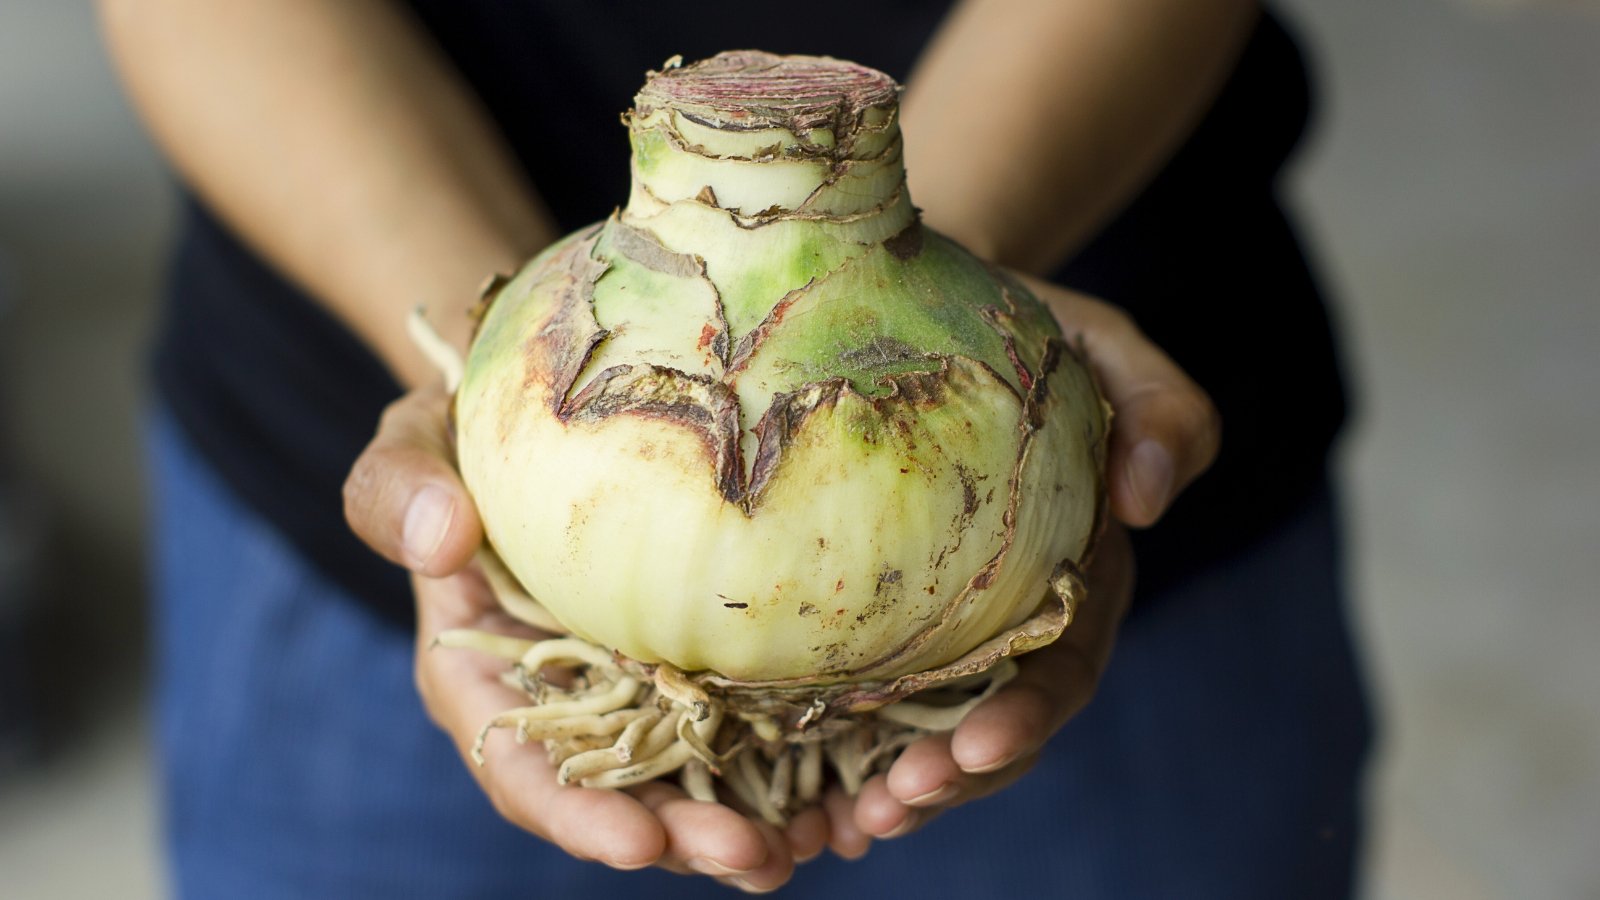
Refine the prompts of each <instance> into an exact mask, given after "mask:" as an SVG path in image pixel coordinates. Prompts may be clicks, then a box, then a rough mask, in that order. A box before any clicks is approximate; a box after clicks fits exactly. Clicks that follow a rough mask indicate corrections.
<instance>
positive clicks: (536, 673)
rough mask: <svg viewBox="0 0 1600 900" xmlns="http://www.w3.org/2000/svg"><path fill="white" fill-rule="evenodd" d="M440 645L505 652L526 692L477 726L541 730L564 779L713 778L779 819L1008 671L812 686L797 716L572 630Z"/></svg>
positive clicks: (479, 635) (450, 634) (596, 783)
mask: <svg viewBox="0 0 1600 900" xmlns="http://www.w3.org/2000/svg"><path fill="white" fill-rule="evenodd" d="M438 643H439V644H440V645H441V646H444V647H455V648H464V649H470V650H474V651H477V652H481V653H486V654H489V655H492V656H496V657H499V658H501V659H504V660H506V661H507V662H508V663H509V664H510V665H509V666H508V669H507V671H506V672H505V674H504V675H503V676H502V678H503V680H504V681H505V683H506V684H508V685H509V686H511V687H513V688H515V689H517V690H519V691H522V692H523V693H525V694H526V695H527V696H528V698H529V701H530V703H529V705H527V706H522V707H518V708H516V709H511V710H507V711H506V712H503V713H501V714H500V715H498V716H496V717H494V719H493V720H491V721H490V722H489V723H488V724H486V725H485V726H484V727H483V730H482V731H481V732H480V733H479V735H478V740H477V742H476V744H475V745H474V747H473V751H472V755H473V759H474V761H476V762H477V763H478V764H479V765H483V764H484V763H485V759H484V755H483V744H484V740H485V739H486V738H487V737H488V734H489V732H490V731H492V730H494V729H496V728H510V729H515V733H516V739H517V743H519V744H525V743H527V742H528V741H530V740H538V741H542V742H543V743H544V747H545V751H546V752H547V753H548V754H549V757H550V761H551V763H552V764H553V765H555V766H557V767H558V769H557V778H558V779H559V780H560V782H561V783H562V784H574V783H575V784H581V785H583V786H584V787H594V788H622V787H627V786H629V785H635V784H640V783H642V782H645V781H649V780H651V779H653V778H660V777H663V776H668V775H671V774H673V773H677V775H678V778H679V780H680V781H681V783H682V785H683V789H684V791H685V792H687V793H688V794H689V795H690V796H691V797H694V798H695V799H697V800H705V801H717V800H718V799H719V797H718V792H717V785H716V782H717V781H718V780H720V781H721V783H722V784H723V785H724V786H725V787H726V794H727V795H729V796H726V797H724V798H722V799H725V800H731V801H733V802H734V803H735V805H738V806H742V807H744V808H745V809H746V811H748V812H750V813H753V814H756V815H759V816H760V817H761V818H763V819H765V820H767V821H768V822H772V823H774V824H782V823H783V822H785V821H786V820H787V818H788V815H789V814H790V813H793V812H797V811H799V810H801V809H804V808H805V807H807V806H811V805H813V804H815V803H816V802H817V801H818V800H819V799H820V797H821V795H822V791H823V789H824V787H825V786H826V784H827V783H828V780H829V778H830V777H831V778H833V779H836V780H837V782H838V783H839V784H840V785H841V786H842V787H843V788H844V790H845V791H847V792H849V793H850V794H852V795H853V794H855V793H856V791H858V790H859V789H860V787H861V784H862V782H863V781H864V780H866V779H867V778H868V777H869V776H871V775H872V774H873V773H874V772H878V771H882V770H885V769H887V768H888V766H889V764H890V763H892V762H893V761H894V758H895V757H896V756H897V755H898V754H899V752H900V750H902V749H903V748H905V747H906V746H907V745H909V744H910V743H912V742H913V741H915V740H916V739H917V738H919V737H921V736H923V735H926V734H929V733H932V732H936V731H946V730H949V729H952V728H954V727H955V726H956V725H957V724H959V723H960V721H961V719H962V718H963V717H964V716H965V715H966V714H967V712H968V711H970V710H971V709H972V708H973V707H974V706H976V705H977V704H978V703H980V702H982V701H983V700H984V699H985V698H987V697H988V696H989V695H990V694H992V693H993V692H994V691H995V690H998V689H999V687H1000V686H1001V685H1003V684H1004V683H1005V682H1006V681H1008V680H1010V679H1011V678H1012V677H1013V676H1014V675H1015V674H1016V663H1015V662H1014V661H1012V660H1010V659H1004V660H1001V661H1000V662H999V664H997V665H995V666H994V667H992V668H990V669H988V670H987V671H984V672H982V673H979V674H977V675H974V676H971V677H969V678H965V679H961V680H960V681H959V682H952V683H949V684H946V685H942V686H940V687H939V688H938V689H937V690H934V691H928V692H925V693H924V694H918V695H916V696H915V698H914V699H911V700H902V701H900V702H898V703H892V704H889V705H886V706H881V707H878V708H876V709H873V710H870V711H855V710H841V711H832V710H829V709H828V705H827V702H826V700H825V699H823V698H822V697H817V698H816V699H814V700H813V702H812V704H811V706H810V707H809V708H807V709H806V711H805V713H804V714H803V715H801V716H800V717H799V718H798V719H797V720H794V721H783V720H781V719H780V718H779V717H778V716H776V715H774V714H773V713H772V712H771V711H770V710H771V704H770V702H765V701H767V700H768V699H769V698H765V697H759V696H741V695H740V693H739V692H737V691H733V690H727V689H722V688H717V687H714V686H712V687H708V686H707V685H705V684H702V683H701V682H699V681H696V680H695V679H694V678H692V677H690V676H688V675H686V674H685V673H684V672H682V671H680V670H678V669H676V668H674V667H672V666H670V665H666V664H657V665H645V664H642V663H638V662H635V661H632V660H627V659H624V658H622V657H620V656H617V655H614V654H612V653H611V652H609V651H607V650H604V649H602V648H600V647H597V646H595V645H593V644H591V643H589V642H587V641H584V640H581V639H579V638H574V637H560V638H552V639H548V640H540V641H533V640H523V639H518V638H511V637H506V636H503V635H497V634H490V633H487V632H481V631H467V630H457V631H447V632H444V633H442V634H440V635H439V637H438Z"/></svg>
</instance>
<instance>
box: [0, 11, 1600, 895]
mask: <svg viewBox="0 0 1600 900" xmlns="http://www.w3.org/2000/svg"><path fill="white" fill-rule="evenodd" d="M1279 7H1280V8H1282V9H1284V11H1285V12H1286V13H1287V14H1288V15H1289V16H1290V17H1291V18H1292V21H1293V23H1296V24H1298V26H1299V31H1300V32H1301V37H1302V39H1303V41H1304V43H1305V44H1306V47H1307V49H1308V51H1309V53H1310V55H1311V57H1312V61H1313V65H1314V68H1315V69H1316V70H1317V72H1318V75H1319V80H1320V84H1321V95H1322V104H1321V111H1320V120H1319V122H1318V126H1317V128H1316V131H1315V133H1314V135H1313V137H1312V139H1311V140H1310V142H1309V143H1308V145H1307V146H1306V148H1305V150H1304V152H1303V153H1302V155H1301V157H1300V158H1299V160H1298V161H1297V162H1296V163H1295V164H1294V167H1293V169H1292V171H1291V173H1290V179H1289V184H1288V185H1287V187H1288V193H1289V197H1290V199H1291V201H1292V203H1293V206H1294V207H1295V209H1296V210H1297V212H1298V213H1299V214H1300V216H1301V220H1302V223H1303V225H1304V226H1305V229H1306V232H1307V235H1308V237H1309V238H1310V240H1311V242H1312V243H1313V245H1314V249H1315V252H1316V255H1317V257H1318V261H1319V262H1320V264H1321V269H1322V271H1323V273H1324V274H1325V276H1326V278H1327V282H1328V287H1329V289H1330V292H1331V293H1332V294H1333V295H1334V300H1335V303H1336V309H1335V313H1336V315H1337V318H1338V320H1339V324H1340V326H1341V331H1342V333H1343V336H1344V338H1345V341H1346V344H1347V358H1348V360H1349V362H1350V363H1351V370H1352V373H1353V375H1354V378H1355V380H1356V382H1357V386H1358V389H1359V392H1360V401H1359V403H1360V409H1361V415H1360V417H1359V418H1358V420H1357V421H1356V422H1355V423H1354V425H1353V427H1352V428H1351V429H1350V430H1349V431H1348V432H1347V435H1346V437H1345V440H1344V444H1343V447H1342V451H1341V454H1340V469H1341V472H1342V474H1343V475H1344V476H1345V484H1346V494H1347V500H1348V503H1347V506H1348V509H1349V511H1350V525H1351V537H1352V543H1353V554H1352V567H1353V571H1352V575H1353V576H1354V579H1353V583H1354V585H1355V588H1356V617H1357V626H1358V631H1359V633H1360V636H1361V637H1362V639H1363V643H1364V646H1365V650H1366V656H1367V660H1368V663H1369V667H1370V669H1371V673H1372V677H1373V679H1374V681H1375V684H1376V687H1377V690H1378V700H1379V703H1380V704H1381V708H1382V714H1383V716H1384V720H1385V730H1384V733H1383V738H1382V744H1381V748H1380V756H1379V760H1378V766H1377V768H1376V770H1375V772H1374V776H1373V780H1372V783H1371V785H1370V792H1369V793H1370V803H1369V805H1370V808H1371V810H1372V813H1373V829H1372V832H1371V836H1370V841H1369V853H1368V867H1367V868H1368V871H1367V874H1366V877H1365V885H1366V896H1367V897H1369V898H1372V900H1409V898H1434V897H1449V898H1461V900H1477V898H1501V897H1507V898H1534V897H1549V898H1600V854H1596V853H1595V848H1596V846H1597V840H1600V649H1597V648H1596V644H1597V642H1600V587H1597V585H1600V475H1597V474H1596V472H1595V469H1594V466H1595V464H1596V462H1597V461H1600V454H1597V453H1596V451H1595V449H1594V448H1595V447H1596V446H1597V445H1600V349H1597V348H1600V93H1597V89H1600V5H1595V4H1593V3H1589V4H1587V5H1586V4H1584V3H1582V2H1577V0H1574V2H1550V0H1344V2H1340V3H1315V2H1312V0H1291V2H1285V3H1280V4H1279ZM171 207H172V196H171V191H170V186H169V183H168V181H167V176H166V174H165V172H164V170H163V168H162V165H161V162H160V160H159V158H158V157H157V156H156V154H155V152H154V151H153V149H152V148H151V147H150V145H149V143H148V142H147V141H146V139H145V138H144V137H143V135H142V133H141V132H140V130H139V127H138V125H137V123H136V122H135V120H134V118H133V116H132V114H131V113H130V112H129V110H128V108H127V105H126V104H125V102H124V101H123V99H122V97H121V94H120V92H119V91H118V89H117V86H116V84H115V82H114V81H113V78H112V75H111V73H110V70H109V67H108V65H107V63H106V61H105V60H104V58H103V55H102V53H101V50H100V47H99V43H98V40H97V37H96V33H95V29H94V23H93V16H92V8H91V6H90V5H89V4H86V3H76V2H73V3H63V2H59V0H5V2H4V3H3V4H0V878H3V882H0V883H3V884H4V885H5V892H6V895H7V896H14V897H20V898H57V897H62V898H75V897H87V896H103V895H111V896H117V897H121V898H128V900H137V898H143V897H158V896H162V894H163V885H162V881H161V868H160V862H159V857H158V851H157V822H156V816H155V810H154V790H153V787H152V784H151V780H150V772H149V764H150V760H149V751H148V748H147V746H146V738H147V728H146V724H145V716H144V712H145V710H144V707H143V704H144V700H143V696H144V687H145V681H146V679H145V675H144V670H143V665H144V662H143V660H144V654H143V652H142V649H141V645H142V642H143V641H144V639H145V629H144V624H143V619H144V602H145V601H144V591H143V577H144V573H143V567H142V563H141V559H140V555H141V552H142V547H141V541H142V533H143V527H144V526H143V523H144V518H145V502H144V496H143V491H142V486H141V445H140V440H139V431H138V425H139V418H140V412H141V410H142V408H143V403H144V402H145V399H146V386H145V371H144V356H143V355H144V352H145V350H144V342H145V338H146V335H147V334H148V333H149V331H150V328H151V320H152V316H153V315H154V311H155V306H156V298H157V296H158V291H159V286H160V277H161V258H162V252H163V249H164V246H165V243H166V240H167V237H168V226H169V222H170V221H171V218H172V208H171ZM89 860H92V864H87V863H88V861H89Z"/></svg>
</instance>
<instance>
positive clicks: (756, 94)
mask: <svg viewBox="0 0 1600 900" xmlns="http://www.w3.org/2000/svg"><path fill="white" fill-rule="evenodd" d="M675 62H676V61H669V63H668V66H667V67H666V68H665V69H664V70H663V71H661V72H653V73H651V75H650V77H649V80H648V81H647V82H646V84H645V86H644V88H643V89H642V90H641V91H640V92H639V94H638V95H637V96H636V97H635V98H634V109H633V111H632V112H631V113H629V114H628V115H627V116H625V117H624V119H625V121H626V122H627V125H628V129H629V138H630V140H631V142H632V144H633V190H632V193H631V194H630V197H629V202H628V213H631V214H635V215H649V214H651V213H653V212H655V211H658V210H659V209H661V208H662V207H664V206H670V205H672V204H675V203H682V202H685V201H692V202H696V203H700V204H703V205H707V206H712V207H715V208H717V209H721V210H724V211H726V212H728V213H730V214H731V215H733V216H734V217H736V218H738V219H740V220H744V222H745V223H746V224H748V223H751V222H760V221H762V220H771V219H776V218H789V217H800V218H807V219H813V218H814V219H824V220H833V221H841V220H844V221H848V220H858V219H863V218H867V217H871V216H875V215H878V214H881V213H883V212H886V211H889V210H891V209H896V208H900V207H904V209H906V210H908V209H909V204H910V199H909V197H907V196H906V195H905V167H904V164H903V162H902V158H901V152H900V151H901V141H900V125H899V121H898V112H899V99H900V98H899V93H900V89H899V86H898V85H896V84H895V83H894V81H893V79H891V78H889V76H887V75H884V74H883V73H881V72H877V71H875V70H873V69H868V68H866V67H864V66H858V65H855V64H853V63H847V62H842V61H840V60H835V59H829V58H826V57H808V56H775V55H773V54H770V53H761V52H757V51H736V52H731V53H722V54H719V55H717V56H715V57H712V58H711V59H708V60H704V61H702V62H699V63H695V64H694V65H691V66H686V67H679V66H677V65H676V64H675ZM902 212H903V211H902Z"/></svg>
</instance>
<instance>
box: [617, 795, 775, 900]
mask: <svg viewBox="0 0 1600 900" xmlns="http://www.w3.org/2000/svg"><path fill="white" fill-rule="evenodd" d="M634 794H635V795H636V796H637V797H638V798H639V801H640V802H641V803H643V804H644V807H645V808H646V809H648V810H650V811H651V812H653V813H655V815H656V818H657V819H659V820H660V821H661V825H662V828H664V829H665V831H666V836H667V846H666V851H665V853H664V854H663V855H662V859H661V863H662V864H663V865H665V866H667V867H668V868H673V869H678V868H680V867H681V868H682V869H683V870H686V871H694V872H699V873H701V874H703V875H710V876H712V877H717V878H721V877H732V878H750V877H759V876H760V875H762V874H765V872H764V869H765V867H766V865H767V862H768V857H769V856H770V855H771V853H770V848H769V846H768V843H767V837H766V835H765V834H763V833H762V831H761V829H760V828H758V827H757V826H756V824H755V823H754V822H752V821H751V820H750V819H748V818H746V817H745V816H743V815H740V814H739V813H738V812H736V811H734V810H732V809H729V808H728V807H726V806H723V805H722V804H720V803H703V802H701V801H698V800H694V799H692V798H690V797H689V796H687V795H686V794H684V793H683V791H681V790H678V789H677V788H675V787H673V786H672V785H669V784H666V783H664V782H659V781H657V782H651V783H649V784H645V785H642V786H640V787H639V788H638V789H637V790H635V791H634ZM782 855H785V856H787V855H788V852H787V847H785V849H784V853H783V854H782ZM791 867H792V863H791ZM786 877H787V876H786ZM773 886H774V887H775V886H776V885H773Z"/></svg>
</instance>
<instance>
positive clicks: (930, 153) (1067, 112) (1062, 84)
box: [902, 0, 1259, 273]
mask: <svg viewBox="0 0 1600 900" xmlns="http://www.w3.org/2000/svg"><path fill="white" fill-rule="evenodd" d="M1258 14H1259V13H1258V9H1257V4H1256V3H1255V2H1254V0H1215V2H1202V3H1197V2H1194V0H966V2H965V3H963V4H962V5H961V6H960V7H959V8H958V9H957V10H956V11H955V13H954V14H952V16H951V18H950V19H949V20H948V21H947V22H946V23H945V25H944V27H943V28H942V29H941V30H940V32H939V35H938V37H937V38H936V39H935V40H934V42H933V44H932V45H931V46H930V47H929V48H928V50H927V51H926V52H925V53H924V55H923V57H922V60H921V61H920V62H919V64H918V66H917V69H916V71H915V72H914V73H913V74H912V77H911V87H910V90H909V92H908V95H907V98H906V105H905V115H904V120H903V122H902V127H903V128H904V130H905V134H906V147H907V152H906V161H907V170H908V176H909V178H910V181H911V191H912V196H913V197H915V198H916V201H917V205H919V206H921V207H922V208H923V209H924V211H925V213H926V217H927V220H928V222H929V224H930V225H932V226H933V227H935V228H937V229H939V230H941V231H943V232H945V233H947V234H950V235H952V236H953V237H955V238H956V239H957V240H959V241H961V242H962V243H963V244H966V245H967V246H968V247H970V248H971V249H972V250H973V251H974V252H977V253H978V254H979V255H981V256H984V257H986V258H988V259H992V260H994V261H996V262H1000V263H1003V264H1005V265H1008V266H1013V267H1015V268H1019V269H1023V270H1025V271H1030V272H1034V273H1042V272H1045V271H1048V270H1049V269H1051V268H1053V267H1055V266H1056V265H1058V264H1059V263H1060V262H1062V261H1063V260H1064V259H1065V258H1066V257H1067V256H1068V255H1069V254H1070V253H1071V252H1072V251H1073V250H1075V249H1076V248H1077V247H1078V246H1080V245H1081V244H1082V243H1083V242H1084V241H1085V240H1087V239H1088V238H1089V237H1091V236H1093V234H1094V233H1095V232H1096V231H1097V230H1098V229H1099V228H1100V227H1101V226H1102V225H1104V224H1105V223H1106V222H1107V220H1109V219H1110V217H1111V216H1112V215H1114V214H1115V213H1116V212H1117V211H1118V210H1119V209H1120V208H1121V207H1122V206H1123V204H1125V203H1126V202H1128V200H1130V199H1131V198H1132V197H1133V195H1134V194H1135V193H1136V192H1137V191H1138V190H1139V189H1140V188H1141V187H1142V186H1143V185H1144V184H1145V183H1146V182H1147V181H1148V180H1149V179H1150V178H1151V177H1153V176H1154V175H1155V173H1156V172H1157V171H1159V170H1160V168H1161V166H1162V164H1164V163H1165V162H1166V160H1167V158H1168V157H1169V156H1170V155H1171V154H1172V153H1173V152H1174V151H1175V150H1176V149H1177V147H1178V145H1179V144H1180V143H1181V142H1182V140H1183V139H1184V138H1185V137H1186V136H1187V135H1188V134H1189V132H1190V131H1191V130H1192V129H1193V128H1194V126H1195V124H1196V123H1197V122H1198V121H1199V119H1200V118H1201V116H1202V115H1203V114H1204V113H1205V111H1206V109H1207V108H1208V107H1209V105H1210V103H1211V101H1212V100H1213V99H1214V98H1215V96H1216V93H1217V91H1218V90H1219V89H1220V88H1221V86H1222V83H1223V81H1224V80H1225V79H1226V78H1227V76H1228V73H1229V72H1230V71H1231V70H1232V68H1233V64H1234V62H1235V61H1236V60H1237V58H1238V54H1239V51H1240V50H1241V49H1242V47H1243V46H1244V42H1245V40H1246V38H1247V37H1248V36H1249V33H1250V28H1251V26H1252V25H1253V24H1254V23H1255V21H1256V17H1257V15H1258Z"/></svg>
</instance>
